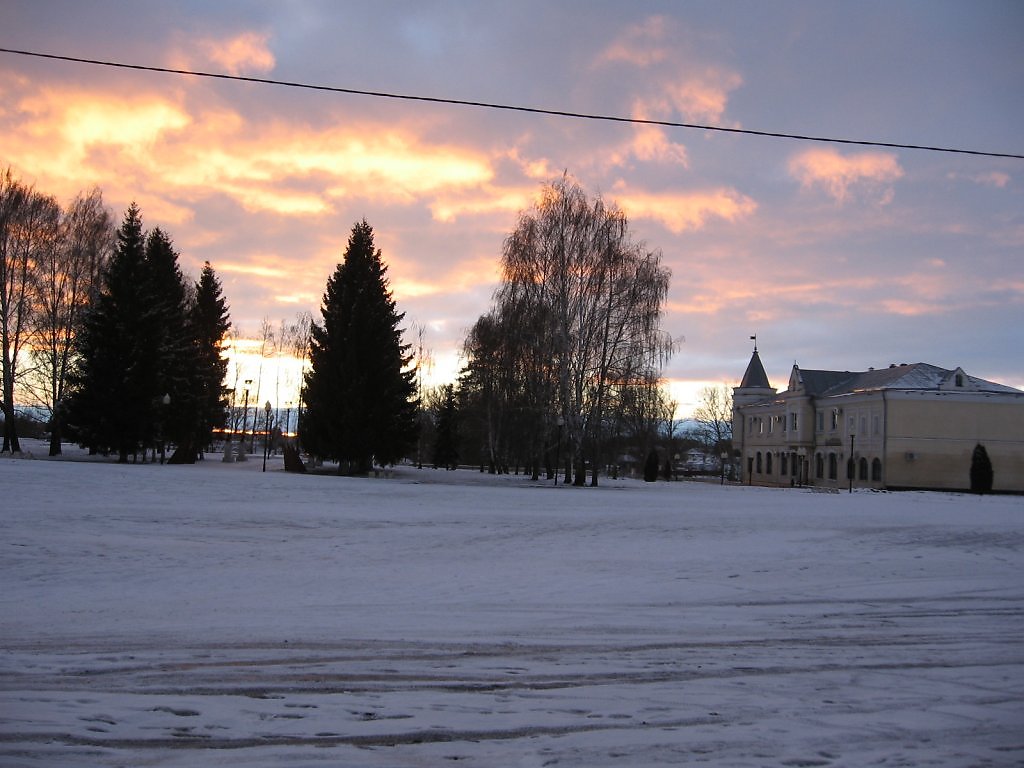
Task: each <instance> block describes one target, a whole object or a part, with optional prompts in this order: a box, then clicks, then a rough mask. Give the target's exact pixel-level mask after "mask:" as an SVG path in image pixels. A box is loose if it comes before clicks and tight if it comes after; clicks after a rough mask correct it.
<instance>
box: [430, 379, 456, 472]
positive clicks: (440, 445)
mask: <svg viewBox="0 0 1024 768" xmlns="http://www.w3.org/2000/svg"><path fill="white" fill-rule="evenodd" d="M458 418H459V406H458V399H457V397H456V394H455V387H454V386H453V385H451V384H446V385H445V386H444V387H443V389H442V400H441V406H440V408H439V409H438V412H437V435H436V437H435V440H434V467H435V468H436V467H444V468H445V469H456V468H457V467H458V465H459V423H458Z"/></svg>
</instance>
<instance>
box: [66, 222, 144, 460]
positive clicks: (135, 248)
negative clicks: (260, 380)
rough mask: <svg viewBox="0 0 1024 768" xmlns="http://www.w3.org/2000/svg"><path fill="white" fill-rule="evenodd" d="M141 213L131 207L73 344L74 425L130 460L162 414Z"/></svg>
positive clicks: (82, 436) (91, 442)
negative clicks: (97, 289)
mask: <svg viewBox="0 0 1024 768" xmlns="http://www.w3.org/2000/svg"><path fill="white" fill-rule="evenodd" d="M145 262H146V244H145V238H144V236H143V231H142V215H141V213H140V211H139V208H138V206H137V205H136V204H135V203H132V204H131V206H130V207H129V208H128V210H127V212H126V213H125V215H124V220H123V221H122V223H121V226H120V227H119V228H118V230H117V242H116V246H115V249H114V254H113V256H112V257H111V258H110V260H109V261H108V263H107V265H106V268H105V269H104V272H103V275H102V278H101V285H100V290H99V293H98V294H97V296H96V298H95V300H94V303H93V305H92V306H91V307H90V310H89V312H88V313H87V314H86V317H85V321H84V323H83V327H82V331H81V333H80V334H79V337H78V339H77V341H76V352H77V355H76V357H77V360H78V365H77V367H76V369H75V370H74V372H73V373H72V376H71V377H70V379H71V386H72V391H73V394H72V397H71V399H70V403H69V417H68V422H69V426H70V427H71V430H72V431H73V433H74V434H75V435H76V436H77V438H78V440H79V441H80V442H82V443H84V444H86V445H88V446H89V447H90V448H91V449H92V450H95V451H106V450H111V449H112V450H115V451H116V452H117V454H118V460H119V461H121V462H125V461H127V460H128V455H129V454H130V453H136V452H137V451H138V450H139V448H141V447H144V446H146V445H147V444H149V442H150V441H151V439H152V433H153V429H154V425H155V423H156V419H157V416H158V406H159V405H160V403H159V402H158V397H159V395H158V394H157V389H158V375H159V352H158V349H157V344H156V342H157V341H158V328H157V324H158V320H159V318H158V315H157V313H156V312H154V307H153V297H152V295H151V294H150V293H149V290H148V288H149V286H150V280H149V279H148V277H147V270H146V263H145Z"/></svg>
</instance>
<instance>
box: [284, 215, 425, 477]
mask: <svg viewBox="0 0 1024 768" xmlns="http://www.w3.org/2000/svg"><path fill="white" fill-rule="evenodd" d="M386 273H387V267H386V266H385V265H384V263H383V262H382V261H381V254H380V251H379V250H377V249H375V248H374V243H373V229H372V228H371V227H370V225H369V224H367V223H366V221H365V220H363V221H362V222H361V223H359V224H356V225H355V226H354V227H353V228H352V234H351V235H350V236H349V240H348V247H347V249H346V250H345V255H344V260H343V262H342V263H341V264H339V265H338V266H337V269H335V271H334V274H333V275H332V276H331V278H330V279H329V280H328V281H327V290H326V292H325V293H324V299H323V305H322V307H321V310H320V311H321V315H322V318H323V320H322V323H313V327H312V333H311V341H310V364H311V368H310V371H309V373H307V375H306V379H305V381H306V390H305V398H306V411H305V413H304V414H303V424H302V426H301V432H302V439H303V443H304V445H305V447H306V449H307V450H308V451H309V452H310V453H312V454H314V455H316V456H319V457H321V458H324V459H333V460H336V461H338V462H339V466H338V471H339V473H340V472H343V471H345V470H346V469H348V470H350V471H353V472H356V473H358V474H363V473H366V472H367V471H369V469H370V467H371V465H372V462H373V461H374V460H376V461H377V462H378V463H379V464H393V463H395V462H396V461H399V460H400V459H402V458H404V457H405V456H406V455H407V453H408V452H409V451H410V450H411V449H412V448H413V447H414V446H415V444H416V436H417V429H418V424H417V421H416V399H415V391H416V385H415V381H414V376H415V372H414V371H413V370H412V369H411V368H410V367H409V362H410V361H411V356H410V354H409V349H410V347H409V345H407V344H403V343H402V331H401V329H400V328H399V327H398V324H399V323H400V322H401V321H402V318H403V317H404V314H403V313H399V312H397V311H396V309H395V302H394V300H393V299H392V297H391V291H390V290H389V289H388V282H387V277H386Z"/></svg>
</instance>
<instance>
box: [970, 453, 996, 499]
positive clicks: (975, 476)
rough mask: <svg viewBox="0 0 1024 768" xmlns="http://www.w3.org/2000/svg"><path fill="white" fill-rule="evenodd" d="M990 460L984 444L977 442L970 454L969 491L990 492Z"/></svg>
mask: <svg viewBox="0 0 1024 768" xmlns="http://www.w3.org/2000/svg"><path fill="white" fill-rule="evenodd" d="M992 480H993V473H992V461H991V459H989V457H988V451H986V450H985V446H983V445H982V444H981V443H978V444H977V445H976V446H974V453H972V454H971V492H972V493H992Z"/></svg>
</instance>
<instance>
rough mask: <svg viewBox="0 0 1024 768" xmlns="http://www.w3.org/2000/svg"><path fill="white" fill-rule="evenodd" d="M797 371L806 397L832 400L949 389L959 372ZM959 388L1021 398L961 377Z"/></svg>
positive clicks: (912, 368)
mask: <svg viewBox="0 0 1024 768" xmlns="http://www.w3.org/2000/svg"><path fill="white" fill-rule="evenodd" d="M799 370H800V378H801V380H802V381H803V384H804V389H805V391H806V392H807V394H809V395H813V396H816V397H833V396H835V395H846V394H853V393H855V392H871V391H875V390H882V389H924V390H927V389H934V390H938V389H944V388H951V387H950V384H949V382H950V378H951V377H953V376H954V375H955V374H956V373H957V370H959V369H953V370H950V369H947V368H940V367H939V366H937V365H931V364H930V363H910V364H906V363H904V364H900V365H895V364H894V365H890V366H889V367H888V368H877V369H868V370H867V371H854V372H851V371H814V370H803V369H799ZM962 376H963V382H962V386H963V388H964V389H965V390H967V391H970V392H1001V393H1011V394H1024V392H1022V391H1021V390H1019V389H1015V388H1013V387H1008V386H1006V385H1004V384H997V383H995V382H993V381H987V380H985V379H979V378H978V377H976V376H970V375H969V374H967V373H962Z"/></svg>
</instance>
